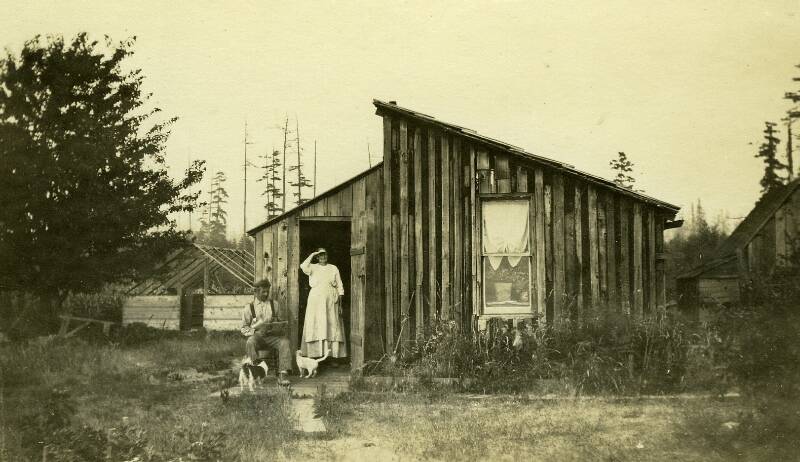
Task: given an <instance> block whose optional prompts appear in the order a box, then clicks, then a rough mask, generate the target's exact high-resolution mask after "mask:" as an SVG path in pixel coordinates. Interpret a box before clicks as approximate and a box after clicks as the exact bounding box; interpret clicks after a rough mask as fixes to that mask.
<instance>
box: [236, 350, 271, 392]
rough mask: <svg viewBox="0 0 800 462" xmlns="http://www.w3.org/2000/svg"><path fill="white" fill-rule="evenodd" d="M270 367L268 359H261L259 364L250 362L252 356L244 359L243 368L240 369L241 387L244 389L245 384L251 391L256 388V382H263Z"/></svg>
mask: <svg viewBox="0 0 800 462" xmlns="http://www.w3.org/2000/svg"><path fill="white" fill-rule="evenodd" d="M268 372H269V367H268V366H267V362H266V361H261V362H260V363H258V364H257V365H253V364H252V363H251V362H250V358H245V359H243V360H242V368H241V369H240V370H239V389H240V390H244V386H245V384H247V387H248V388H249V389H250V391H254V390H255V385H256V384H263V383H264V379H266V378H267V373H268Z"/></svg>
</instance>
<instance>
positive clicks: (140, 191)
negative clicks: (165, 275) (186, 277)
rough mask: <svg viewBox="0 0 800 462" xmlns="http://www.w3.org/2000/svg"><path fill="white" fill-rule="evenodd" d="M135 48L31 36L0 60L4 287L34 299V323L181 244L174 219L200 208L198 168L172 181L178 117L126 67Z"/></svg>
mask: <svg viewBox="0 0 800 462" xmlns="http://www.w3.org/2000/svg"><path fill="white" fill-rule="evenodd" d="M134 43H135V39H130V40H126V41H123V42H120V43H114V42H112V41H111V39H109V38H106V40H105V43H104V44H100V43H98V42H97V41H93V40H90V39H89V38H88V36H87V35H86V34H79V35H78V36H76V37H75V38H73V39H72V40H71V41H65V40H64V38H63V37H58V36H56V37H47V38H42V37H36V38H34V39H32V40H30V41H27V42H26V43H25V44H24V46H23V47H22V50H21V52H20V54H19V55H18V56H17V55H14V54H12V53H11V52H10V51H7V52H6V54H5V56H4V57H0V178H2V180H0V286H6V287H9V286H10V287H14V288H17V289H20V290H24V291H30V292H34V293H36V294H37V295H39V296H40V297H41V299H42V304H41V306H40V308H39V309H40V313H38V315H32V318H30V319H31V321H32V322H34V323H42V322H44V323H47V324H50V326H52V324H53V323H57V322H58V318H57V316H56V315H57V314H58V311H59V310H60V308H61V304H62V302H63V300H64V298H65V297H66V296H67V295H68V294H69V293H70V292H93V291H98V290H101V289H102V288H103V287H105V286H106V284H109V283H115V282H126V281H130V280H132V279H135V278H137V277H139V276H140V275H141V274H142V273H143V272H147V271H149V270H150V269H151V268H152V266H153V264H154V262H157V261H159V260H160V259H161V258H163V257H164V256H165V255H167V254H169V252H171V251H172V250H174V249H176V248H178V247H180V246H183V245H186V244H187V243H188V235H187V233H186V232H181V231H178V230H177V228H176V223H175V221H174V220H173V219H172V216H173V215H172V214H174V213H177V212H189V211H192V210H193V209H194V207H195V206H196V199H197V196H198V194H193V193H190V192H189V189H190V188H191V186H192V185H194V184H196V183H197V182H199V181H200V180H201V178H202V175H203V162H201V161H195V162H194V163H193V164H192V165H191V166H190V167H189V168H188V169H187V170H186V172H185V175H184V176H183V178H180V179H178V180H177V181H176V180H173V179H172V178H170V177H169V175H168V173H167V169H166V166H165V161H164V154H165V153H164V147H165V143H166V141H167V139H168V137H169V134H170V126H171V124H172V123H173V122H174V120H175V119H169V118H167V119H166V120H165V119H164V118H163V117H161V116H160V114H159V112H160V110H159V109H158V108H152V107H149V106H148V105H147V104H148V99H149V94H147V93H145V92H143V90H142V85H143V82H144V77H143V75H142V73H141V70H138V69H134V70H130V71H127V70H123V69H124V68H125V67H127V64H126V63H127V62H128V61H127V58H128V57H130V56H131V55H132V54H133V50H132V47H133V45H134ZM148 108H149V109H148ZM50 326H48V327H50Z"/></svg>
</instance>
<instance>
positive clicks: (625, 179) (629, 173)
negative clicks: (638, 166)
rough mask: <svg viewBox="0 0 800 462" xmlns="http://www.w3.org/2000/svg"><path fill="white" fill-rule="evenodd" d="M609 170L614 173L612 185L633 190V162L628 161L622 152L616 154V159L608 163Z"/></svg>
mask: <svg viewBox="0 0 800 462" xmlns="http://www.w3.org/2000/svg"><path fill="white" fill-rule="evenodd" d="M608 164H609V165H610V166H611V169H612V170H613V171H614V172H616V177H615V178H614V184H616V185H617V186H619V187H621V188H625V189H630V190H633V184H634V183H635V182H636V179H635V178H634V177H633V165H634V164H633V162H631V161H630V160H629V159H628V156H627V155H626V154H625V153H624V152H618V153H617V158H616V159H613V160H611V161H610V162H609V163H608Z"/></svg>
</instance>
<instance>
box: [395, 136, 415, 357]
mask: <svg viewBox="0 0 800 462" xmlns="http://www.w3.org/2000/svg"><path fill="white" fill-rule="evenodd" d="M398 125H399V132H400V150H399V152H398V161H399V166H400V172H399V175H398V179H399V181H400V185H399V186H400V187H399V192H398V193H399V197H400V210H399V211H398V215H399V216H398V219H399V220H400V225H399V226H400V227H399V232H400V274H399V276H400V325H401V326H402V328H401V333H402V340H401V344H402V345H403V346H404V347H405V346H407V345H408V340H409V339H410V338H411V337H410V334H411V329H412V325H411V322H410V316H409V305H410V302H411V291H410V286H409V282H410V279H409V276H410V271H411V265H410V258H409V240H408V233H409V229H410V227H409V223H408V221H409V220H408V218H409V217H408V191H409V187H408V126H407V125H406V121H405V120H400V121H399V124H398Z"/></svg>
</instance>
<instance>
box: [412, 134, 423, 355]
mask: <svg viewBox="0 0 800 462" xmlns="http://www.w3.org/2000/svg"><path fill="white" fill-rule="evenodd" d="M423 208H424V207H423V204H422V130H421V129H420V128H419V127H417V128H416V129H415V130H414V250H415V255H414V260H415V262H414V263H415V265H416V266H415V271H414V276H415V278H416V281H415V282H416V288H415V290H414V309H415V312H414V319H415V321H416V326H417V339H418V340H419V339H421V338H422V334H423V333H424V332H425V307H424V304H423V300H424V294H423V293H422V283H423V281H424V280H425V277H424V276H425V274H424V264H423V263H424V259H425V252H424V250H425V249H424V248H423V234H422V210H423Z"/></svg>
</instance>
